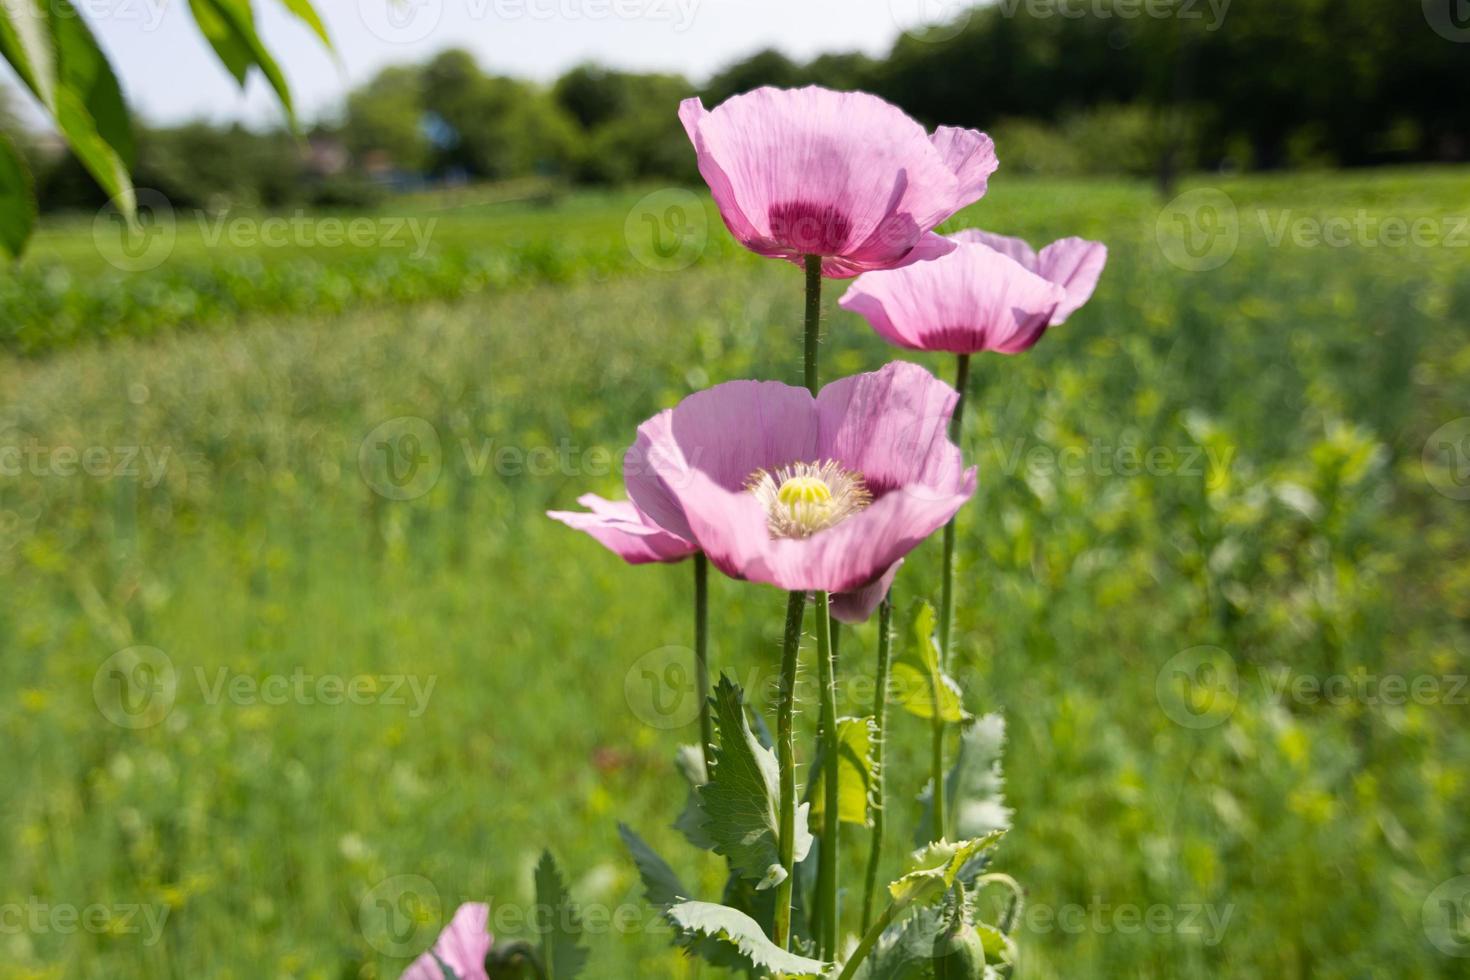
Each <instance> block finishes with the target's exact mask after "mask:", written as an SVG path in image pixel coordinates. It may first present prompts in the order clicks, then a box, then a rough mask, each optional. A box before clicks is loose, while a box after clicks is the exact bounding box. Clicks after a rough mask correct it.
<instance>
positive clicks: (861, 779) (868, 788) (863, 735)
mask: <svg viewBox="0 0 1470 980" xmlns="http://www.w3.org/2000/svg"><path fill="white" fill-rule="evenodd" d="M877 737H878V723H877V722H876V721H875V720H874V719H873V718H871V717H867V718H839V719H837V819H838V820H839V821H841V822H842V823H854V824H858V825H860V826H863V827H868V826H871V825H872V820H871V816H870V813H869V804H870V803H871V801H872V795H871V794H872V791H873V785H874V784H875V783H876V782H877V773H876V771H875V768H874V765H873V743H874V741H875V740H876V739H877ZM826 777H827V767H826V765H825V760H824V759H823V758H822V743H821V742H820V741H819V742H818V747H817V755H816V758H815V759H813V760H812V780H811V783H810V784H809V785H808V787H807V799H808V800H809V801H810V802H811V821H810V826H811V827H812V828H813V829H814V830H815V829H816V828H820V827H821V825H822V813H823V811H824V809H825V806H826V802H827V798H826V792H825V790H826Z"/></svg>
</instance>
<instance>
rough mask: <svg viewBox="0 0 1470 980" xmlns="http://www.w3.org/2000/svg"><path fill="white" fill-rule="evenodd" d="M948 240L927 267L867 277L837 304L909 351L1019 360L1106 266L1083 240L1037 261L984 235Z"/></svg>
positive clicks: (1100, 250)
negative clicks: (950, 246) (991, 354)
mask: <svg viewBox="0 0 1470 980" xmlns="http://www.w3.org/2000/svg"><path fill="white" fill-rule="evenodd" d="M953 239H954V241H955V243H956V248H955V250H954V251H953V252H950V253H949V254H948V255H945V256H942V257H940V258H938V259H935V260H933V261H931V262H921V263H917V264H915V265H911V266H908V267H907V268H904V269H897V270H893V271H884V272H870V273H866V274H865V275H863V276H861V277H860V278H859V279H858V280H857V281H856V282H854V283H853V284H852V286H851V287H849V288H848V290H847V292H846V293H845V294H844V295H843V296H842V298H841V299H840V300H838V305H839V306H841V307H842V308H843V309H844V310H848V311H850V312H853V313H857V314H858V315H860V316H862V317H863V318H865V319H866V320H867V321H868V323H869V324H871V325H872V327H873V329H874V330H876V331H877V332H878V333H879V334H881V335H882V336H883V337H884V338H885V339H886V340H888V341H889V342H891V343H894V344H897V345H898V346H900V347H907V348H909V349H911V350H925V351H948V352H950V353H953V354H976V353H979V352H981V351H997V352H999V353H1002V354H1019V353H1021V352H1022V351H1025V350H1029V349H1030V348H1031V347H1033V346H1035V344H1036V343H1037V341H1039V340H1040V339H1041V336H1042V334H1043V333H1045V332H1046V330H1047V328H1048V327H1051V326H1055V325H1056V324H1059V323H1061V322H1062V321H1063V320H1065V319H1066V318H1067V316H1068V315H1069V314H1071V313H1072V312H1073V311H1075V310H1076V309H1077V308H1078V307H1079V306H1081V305H1082V304H1083V303H1085V302H1087V299H1088V297H1090V296H1091V295H1092V291H1093V289H1094V288H1095V287H1096V286H1097V280H1098V276H1099V275H1101V273H1102V266H1103V263H1104V262H1105V261H1106V260H1107V249H1106V248H1105V247H1104V246H1102V245H1100V244H1098V243H1096V242H1087V241H1083V240H1082V239H1080V238H1068V239H1063V240H1062V241H1060V242H1057V243H1056V244H1054V245H1051V246H1048V247H1047V248H1046V249H1044V250H1043V251H1042V253H1041V255H1040V256H1038V255H1036V254H1035V253H1033V252H1031V250H1030V248H1029V247H1027V246H1026V243H1025V242H1022V241H1020V240H1019V239H1007V238H1002V237H1001V236H998V235H996V236H990V235H986V234H985V233H984V232H960V233H959V234H957V235H954V236H953ZM989 240H994V241H996V242H999V243H1000V244H1002V245H1004V246H1005V248H1004V249H997V248H996V247H994V246H992V245H991V244H990V243H989ZM1028 265H1029V268H1028Z"/></svg>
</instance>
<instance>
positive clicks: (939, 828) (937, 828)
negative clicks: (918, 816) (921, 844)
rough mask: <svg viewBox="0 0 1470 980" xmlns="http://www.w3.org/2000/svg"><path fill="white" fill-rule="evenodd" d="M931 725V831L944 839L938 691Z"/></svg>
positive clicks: (941, 738) (940, 721) (942, 762)
mask: <svg viewBox="0 0 1470 980" xmlns="http://www.w3.org/2000/svg"><path fill="white" fill-rule="evenodd" d="M931 724H932V725H933V734H934V745H933V756H934V759H933V766H934V793H933V799H932V801H931V802H932V803H933V805H934V829H933V830H932V831H931V834H932V837H933V839H934V840H944V719H943V718H941V717H940V716H939V692H938V691H936V692H935V696H934V717H933V720H932V722H931Z"/></svg>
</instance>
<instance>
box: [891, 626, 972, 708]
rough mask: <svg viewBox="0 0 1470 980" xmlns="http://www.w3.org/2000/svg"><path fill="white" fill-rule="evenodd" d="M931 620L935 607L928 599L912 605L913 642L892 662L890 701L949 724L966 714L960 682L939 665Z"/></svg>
mask: <svg viewBox="0 0 1470 980" xmlns="http://www.w3.org/2000/svg"><path fill="white" fill-rule="evenodd" d="M934 621H935V615H934V607H933V606H931V605H930V604H929V603H927V602H921V603H919V604H918V605H917V606H916V607H915V610H914V626H913V635H912V642H910V643H909V645H908V646H907V647H905V649H904V652H903V653H902V654H900V655H899V657H898V658H897V659H896V660H895V661H894V662H893V668H892V672H893V673H892V676H893V692H894V693H893V703H894V704H896V705H898V706H899V707H901V708H903V709H904V710H905V711H907V712H908V713H909V714H911V715H914V716H915V717H917V718H933V717H934V716H935V715H936V714H937V715H938V716H939V717H940V719H942V720H943V721H945V722H947V723H951V724H953V723H958V722H962V721H966V720H968V719H969V714H968V713H967V712H966V711H965V708H964V704H963V695H962V692H961V691H960V686H959V684H957V683H956V682H955V680H954V678H953V677H950V676H949V675H948V674H946V673H945V672H944V670H943V668H941V667H940V666H939V641H938V639H937V638H936V636H935V632H934Z"/></svg>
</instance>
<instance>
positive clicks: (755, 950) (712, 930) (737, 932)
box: [667, 902, 827, 980]
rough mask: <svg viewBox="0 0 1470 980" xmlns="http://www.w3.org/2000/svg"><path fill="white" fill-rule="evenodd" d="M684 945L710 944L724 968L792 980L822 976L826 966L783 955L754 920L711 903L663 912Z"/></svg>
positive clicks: (682, 906) (736, 910)
mask: <svg viewBox="0 0 1470 980" xmlns="http://www.w3.org/2000/svg"><path fill="white" fill-rule="evenodd" d="M667 915H668V917H669V921H670V922H671V923H673V925H674V927H675V928H676V929H678V930H679V934H680V937H681V942H683V943H685V944H692V943H697V942H700V941H704V940H712V941H713V942H714V943H715V944H716V945H717V946H718V947H719V948H721V949H722V950H723V951H724V952H725V953H726V959H725V960H724V965H727V966H738V967H744V968H748V969H753V970H759V971H761V972H763V973H767V974H778V975H782V976H786V977H791V978H792V980H801V978H811V980H815V978H817V977H821V976H823V975H824V974H825V973H826V972H827V964H825V963H823V962H822V961H821V960H814V959H811V958H809V957H806V956H798V955H797V954H795V953H790V952H787V951H786V950H784V949H782V948H781V947H779V946H777V945H776V944H775V943H773V942H771V941H770V940H769V939H767V938H766V934H765V933H764V932H762V931H761V927H760V926H759V925H758V924H757V923H756V921H755V920H754V919H752V918H751V917H750V916H748V915H746V914H745V913H744V912H741V911H739V910H738V909H732V908H729V907H728V906H725V905H715V904H714V903H712V902H683V903H680V904H678V905H675V906H673V907H672V908H670V909H669V910H668V912H667Z"/></svg>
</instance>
